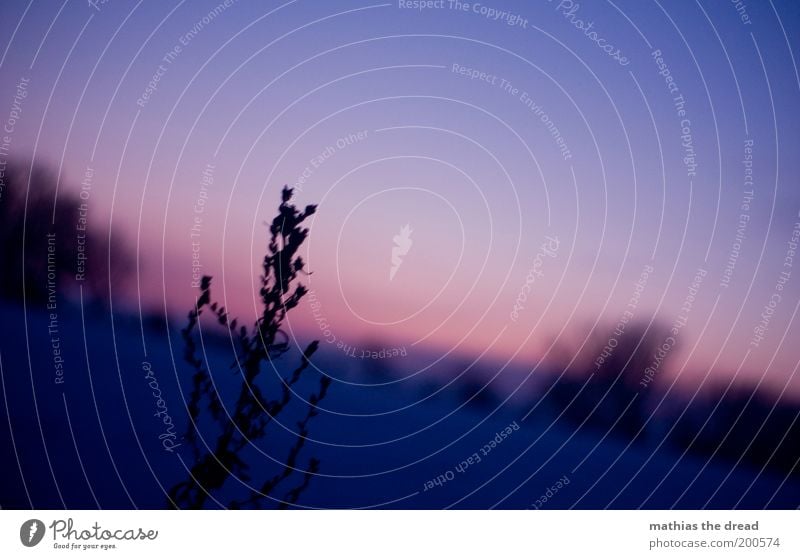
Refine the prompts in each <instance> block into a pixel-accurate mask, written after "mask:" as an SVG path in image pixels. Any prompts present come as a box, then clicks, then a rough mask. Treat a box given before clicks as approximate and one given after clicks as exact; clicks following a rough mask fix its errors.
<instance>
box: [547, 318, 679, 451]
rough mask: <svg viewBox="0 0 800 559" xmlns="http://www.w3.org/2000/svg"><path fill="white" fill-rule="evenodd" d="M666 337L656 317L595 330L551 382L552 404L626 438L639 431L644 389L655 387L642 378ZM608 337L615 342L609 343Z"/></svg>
mask: <svg viewBox="0 0 800 559" xmlns="http://www.w3.org/2000/svg"><path fill="white" fill-rule="evenodd" d="M665 337H666V331H665V329H664V328H663V327H661V326H660V325H658V324H656V323H655V322H653V323H652V324H651V325H650V326H649V327H648V326H647V325H645V324H639V323H630V324H628V326H627V328H626V329H625V331H624V332H623V333H622V334H621V335H615V334H614V332H613V330H611V331H609V332H608V333H605V334H596V335H595V336H593V337H592V338H591V339H590V340H589V341H587V343H586V344H585V345H584V349H583V351H582V352H580V354H579V355H578V356H577V357H576V358H575V359H574V360H573V362H572V364H571V365H568V366H567V367H566V371H565V374H564V375H563V376H562V377H561V378H560V379H558V380H556V381H554V383H553V384H552V386H551V388H550V392H549V394H548V398H549V399H550V400H551V401H550V404H551V407H555V408H556V409H558V410H562V411H563V413H564V416H565V417H566V418H567V419H569V420H571V421H574V422H576V423H578V424H581V425H586V426H588V427H595V428H598V429H602V430H604V431H606V430H608V431H610V432H612V433H615V434H618V435H621V436H623V437H625V438H633V437H638V436H643V435H644V434H645V429H644V427H645V422H646V420H647V417H648V412H647V400H648V397H647V392H646V391H652V390H654V388H653V387H649V388H645V387H644V386H643V384H642V383H643V380H644V379H646V378H647V377H646V374H645V373H646V370H647V369H648V367H652V365H653V362H654V360H655V356H656V352H657V350H658V347H659V346H660V345H661V344H662V342H663V341H664V338H665ZM612 339H613V340H615V342H614V343H613V347H611V348H609V345H610V344H609V340H612ZM601 357H602V359H601ZM661 367H663V363H662V364H661ZM657 375H658V374H657ZM657 375H656V376H655V377H654V380H653V382H654V383H657V382H658V378H659V377H658V376H657ZM647 384H649V382H648V383H647Z"/></svg>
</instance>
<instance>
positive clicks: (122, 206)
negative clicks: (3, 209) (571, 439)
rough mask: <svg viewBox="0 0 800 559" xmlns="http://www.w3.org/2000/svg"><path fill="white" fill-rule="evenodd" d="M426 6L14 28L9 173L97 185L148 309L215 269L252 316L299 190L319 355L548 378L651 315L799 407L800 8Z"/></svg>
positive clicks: (86, 16) (0, 21) (179, 12)
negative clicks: (413, 358)
mask: <svg viewBox="0 0 800 559" xmlns="http://www.w3.org/2000/svg"><path fill="white" fill-rule="evenodd" d="M421 4H422V5H424V6H425V7H424V8H423V9H419V7H418V6H419V5H420V3H419V2H417V3H414V2H398V1H395V2H392V3H369V2H366V1H363V0H361V1H355V0H353V1H351V0H346V1H340V2H321V1H320V2H313V1H291V2H285V3H281V2H248V1H243V0H239V1H228V2H218V1H217V0H211V1H205V2H139V3H136V2H123V1H116V0H111V1H108V2H106V3H101V2H99V1H98V2H97V3H95V4H92V3H89V4H87V3H86V2H83V1H77V2H69V3H64V4H63V6H60V7H59V8H54V4H52V3H49V2H31V3H27V2H14V3H11V2H5V3H3V4H2V7H0V36H2V37H3V41H2V44H0V49H2V59H0V74H2V80H0V118H2V121H3V125H4V126H5V127H6V130H5V132H4V135H5V139H4V144H5V145H6V148H7V149H6V150H5V151H7V152H8V156H7V157H6V155H5V151H4V152H0V155H2V156H3V157H4V158H6V159H8V160H12V161H18V162H23V163H25V164H26V165H29V164H30V163H31V161H32V160H33V161H35V162H37V163H40V164H43V165H48V166H50V167H51V168H52V169H54V170H56V171H58V173H59V176H60V178H61V183H62V186H63V188H65V189H68V190H73V191H77V190H78V189H79V187H80V183H81V181H83V180H84V178H85V176H86V174H87V170H91V173H92V177H91V184H92V189H91V196H90V198H89V201H88V203H89V206H90V215H89V222H90V227H91V226H92V224H94V225H95V226H97V227H102V226H107V225H108V224H109V222H111V223H112V224H113V225H114V226H115V227H116V231H117V232H118V233H119V234H121V235H122V236H123V237H125V238H126V239H127V240H128V241H129V243H130V244H131V245H132V246H134V247H136V250H137V252H138V255H139V258H140V269H139V273H140V277H139V284H140V286H141V294H140V295H141V299H142V301H143V303H142V304H143V306H144V307H146V308H158V307H161V306H166V307H167V308H168V309H169V310H170V312H174V313H176V314H177V313H181V314H182V313H183V312H184V311H185V310H186V309H187V308H188V306H189V305H191V301H192V298H193V297H194V296H195V291H194V290H193V289H192V288H191V282H192V265H193V259H194V260H196V262H195V264H199V265H200V266H201V269H202V272H203V273H207V274H210V275H213V276H215V282H216V289H217V293H218V295H220V296H221V297H222V298H224V299H225V301H226V304H227V305H228V306H229V307H230V308H232V309H233V310H234V311H235V312H237V313H238V314H239V315H241V316H242V317H251V316H254V313H255V309H256V301H255V299H254V296H255V294H256V289H255V287H254V286H255V282H256V281H257V278H258V273H259V262H260V257H261V255H262V254H263V249H264V245H265V233H266V230H265V228H264V225H263V222H264V221H265V220H269V219H271V217H272V216H273V213H274V209H275V207H276V206H277V203H278V200H279V198H278V196H279V190H280V187H281V186H282V185H283V184H289V185H290V186H292V185H294V186H296V187H297V201H298V203H299V204H301V205H305V204H310V203H318V204H319V209H318V214H317V215H316V216H315V219H314V221H313V224H312V232H311V237H310V241H309V243H308V246H307V252H306V256H307V259H308V261H309V263H310V265H309V268H310V269H311V270H312V272H313V274H312V275H311V276H310V277H309V279H308V283H309V285H310V287H311V288H312V289H313V292H314V296H313V298H309V299H308V300H307V301H305V302H304V303H303V304H301V308H300V309H298V311H297V312H296V313H295V315H294V316H293V318H292V327H293V329H295V332H296V333H298V335H302V336H303V337H307V336H315V337H319V338H320V339H321V340H324V341H329V342H332V343H333V344H335V341H344V342H345V343H346V344H349V345H360V346H363V344H364V343H367V342H368V341H369V340H380V343H382V344H385V345H387V346H388V347H405V348H408V350H409V351H413V349H414V348H423V347H424V348H428V349H430V348H433V349H434V350H435V352H438V354H443V353H445V352H449V351H453V352H456V353H467V354H480V353H483V352H484V351H486V352H488V353H489V354H491V355H493V356H495V357H497V358H500V359H502V360H504V359H509V358H513V359H515V360H517V361H518V362H523V363H530V364H531V366H533V365H535V364H536V363H537V362H538V361H539V360H542V359H544V361H545V362H546V361H548V360H551V359H554V351H553V349H554V344H555V346H562V345H567V346H570V347H574V346H580V344H581V343H583V342H584V341H585V340H587V339H595V338H596V337H599V338H605V337H607V336H608V334H607V332H608V331H609V329H610V328H613V327H614V325H615V324H617V323H618V322H619V321H620V320H621V318H622V317H626V318H628V319H630V320H631V321H637V322H642V321H643V322H644V323H645V324H647V323H649V322H650V321H651V319H653V318H654V317H655V318H656V320H657V322H658V323H659V324H663V325H665V326H667V327H670V326H671V325H673V323H674V322H675V321H676V320H678V321H679V322H680V324H681V325H680V327H678V328H677V329H676V330H677V334H676V335H675V336H674V337H675V344H674V348H671V349H670V353H671V355H670V358H669V371H670V374H673V375H679V376H680V377H681V378H683V379H684V380H688V381H689V382H690V383H691V384H692V385H696V384H698V383H699V382H700V380H701V379H703V378H704V376H705V375H706V372H707V371H709V370H711V371H713V373H712V374H711V377H710V380H709V381H707V382H711V381H714V382H727V381H728V379H729V378H730V377H731V376H733V375H737V378H739V379H747V380H750V381H752V382H759V381H760V380H761V379H762V378H763V379H764V380H763V382H764V383H765V384H768V385H769V386H771V387H772V388H773V389H777V390H782V389H783V388H784V387H785V386H788V387H789V389H790V390H792V391H793V392H795V393H796V394H798V393H800V378H798V375H796V374H795V369H796V367H797V365H798V362H800V346H798V344H796V343H793V342H795V340H797V339H798V334H800V328H798V319H797V316H796V312H797V310H798V304H800V270H797V269H796V268H797V267H798V266H800V260H798V258H797V257H795V256H794V254H793V247H794V246H795V245H794V244H793V240H794V241H797V240H798V236H800V214H799V212H800V190H798V187H797V185H798V178H800V167H799V166H798V165H799V164H800V162H798V157H797V154H798V153H800V132H798V130H800V122H798V121H799V120H800V114H798V111H797V110H796V107H797V106H798V102H800V79H798V73H797V67H796V58H797V42H798V41H797V37H796V36H792V34H791V30H793V29H796V28H797V24H798V18H800V5H798V4H796V3H794V2H790V1H780V2H759V3H752V5H750V4H748V5H747V6H746V7H745V8H741V9H737V4H736V3H735V2H727V1H718V2H711V1H708V0H702V1H694V2H690V1H688V0H687V1H679V2H669V3H667V2H658V1H655V0H653V1H651V0H647V1H633V0H627V1H619V2H613V3H612V2H600V1H598V2H583V3H580V4H578V3H573V2H570V1H563V2H559V1H552V2H550V1H546V0H538V1H533V2H525V3H521V2H500V1H494V2H491V3H462V2H450V1H447V0H445V1H441V0H440V1H437V2H432V3H425V2H422V3H421ZM26 80H29V81H26ZM21 82H22V83H23V84H27V85H26V86H24V87H23V88H20V87H19V84H20V83H21ZM21 89H24V91H25V96H24V98H22V96H21V95H19V94H18V92H19V91H20V90H21ZM15 95H16V97H17V100H16V104H15ZM12 112H13V113H14V114H16V115H17V116H18V118H12ZM406 225H408V226H409V227H408V229H409V230H410V232H408V233H402V232H401V230H402V229H403V227H404V226H406ZM193 231H194V236H192V232H193ZM393 247H397V248H398V250H395V252H394V254H393ZM393 256H394V258H395V261H394V263H395V265H396V270H395V271H394V275H393V276H391V270H392V266H393ZM397 262H399V264H397ZM650 267H652V272H649V270H650V269H651V268H650ZM643 272H646V273H645V274H643ZM698 277H699V281H698V279H697V278H698ZM636 282H639V283H640V286H639V287H638V288H637V286H636V285H635V284H636ZM134 288H135V285H134ZM637 289H638V291H637ZM221 290H224V291H221ZM521 294H523V295H521ZM136 296H137V295H136V293H135V292H134V293H133V295H132V299H131V298H129V300H130V301H132V303H131V304H130V307H131V308H135V307H136V299H135V298H136ZM633 297H636V299H635V301H636V302H635V303H634V304H629V303H630V301H631V299H632V298H633ZM523 299H524V300H523ZM687 299H688V303H690V304H688V305H687ZM312 301H314V302H316V303H315V304H314V308H313V309H312V307H311V304H312ZM515 304H516V307H515ZM626 311H628V312H629V315H625V314H624V313H625V312H626ZM334 340H335V341H334Z"/></svg>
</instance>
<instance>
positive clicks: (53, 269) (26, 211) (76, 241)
mask: <svg viewBox="0 0 800 559" xmlns="http://www.w3.org/2000/svg"><path fill="white" fill-rule="evenodd" d="M0 180H2V181H3V189H2V193H3V195H2V198H0V246H2V247H3V248H2V250H3V255H2V259H3V273H2V274H0V297H2V298H4V299H11V300H18V301H21V300H22V299H23V297H24V298H25V300H26V302H27V303H28V304H34V305H37V304H39V305H41V304H44V303H46V302H47V299H48V295H54V294H53V293H51V292H49V290H48V288H49V287H53V286H55V288H56V292H57V295H58V296H59V297H60V296H62V295H65V294H66V295H75V294H77V291H78V285H82V286H83V292H84V296H85V297H87V298H89V299H97V300H107V299H108V298H109V296H110V293H109V285H111V286H113V287H114V289H115V290H120V289H122V288H123V287H124V285H125V283H126V279H127V278H128V277H129V275H130V274H129V273H130V269H131V267H132V262H133V259H132V258H131V256H130V253H129V251H128V250H127V248H126V247H125V246H124V245H123V243H122V242H121V240H120V239H115V240H114V244H113V247H112V246H111V244H110V243H111V237H112V236H111V235H110V234H109V232H108V231H104V230H102V229H101V228H98V227H96V226H95V225H94V222H95V221H97V219H93V218H94V216H91V212H90V211H89V202H86V201H82V200H81V199H80V198H79V197H78V196H77V195H76V194H75V193H74V189H71V188H67V187H65V186H64V185H61V187H60V188H58V187H57V185H58V180H57V178H56V177H55V176H54V175H53V174H52V173H50V172H49V171H47V170H46V169H44V168H42V167H38V166H34V167H33V168H32V170H31V171H30V172H28V170H27V169H23V167H22V166H20V165H15V164H10V165H9V166H8V168H7V170H6V172H5V175H4V177H3V178H2V179H0ZM57 189H58V195H57V196H56V191H57ZM82 204H84V206H82ZM82 212H83V214H84V216H88V217H87V218H86V219H85V221H88V222H90V223H91V224H92V225H91V226H90V227H88V228H87V229H86V230H85V231H84V230H79V229H78V225H79V223H81V213H82ZM98 217H99V216H98ZM81 225H82V224H81ZM112 248H113V250H112ZM79 252H82V255H81V256H79ZM84 257H85V258H84ZM81 265H83V267H84V269H81V268H80V266H81ZM109 266H110V267H109ZM49 274H51V275H50V279H52V280H54V283H53V282H48V275H49Z"/></svg>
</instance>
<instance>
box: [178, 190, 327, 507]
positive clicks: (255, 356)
mask: <svg viewBox="0 0 800 559" xmlns="http://www.w3.org/2000/svg"><path fill="white" fill-rule="evenodd" d="M291 198H292V189H291V188H288V187H284V188H283V192H282V198H281V204H280V207H279V209H278V215H277V216H276V217H275V219H273V221H272V223H271V225H270V228H269V234H270V237H269V244H268V246H267V254H266V256H265V257H264V262H263V275H262V276H261V288H260V290H259V295H260V298H261V303H262V307H263V309H262V312H261V316H260V317H259V319H258V320H257V321H256V323H255V324H254V326H253V328H252V331H248V329H247V328H246V327H244V326H241V327H239V328H238V329H237V323H236V319H230V317H229V315H228V313H227V312H226V310H225V307H222V306H219V305H218V304H217V303H215V302H212V301H211V292H210V289H211V278H210V277H208V276H205V277H204V278H203V279H202V282H201V286H200V297H199V298H198V299H197V303H196V305H195V308H194V309H192V310H191V311H190V312H189V323H188V325H187V326H186V328H184V329H183V331H182V335H183V340H184V347H185V352H184V358H185V360H186V361H187V362H188V363H189V364H191V365H192V368H193V369H194V375H193V378H192V383H193V390H192V393H191V396H190V400H189V404H188V409H189V415H190V424H189V427H188V430H187V433H186V439H187V441H188V442H189V443H190V444H191V446H192V449H193V452H194V465H193V467H192V468H191V472H190V475H189V477H188V479H186V480H184V481H182V482H180V483H178V484H177V485H175V486H174V487H173V488H172V489H171V490H170V493H169V496H170V500H171V503H170V504H171V505H172V506H175V507H180V508H202V507H203V505H204V503H205V501H206V499H207V498H208V497H209V495H210V494H211V493H213V492H215V491H217V490H219V489H220V488H222V486H223V485H224V484H225V482H226V481H227V480H228V479H229V478H230V477H231V476H236V477H237V478H240V479H249V477H248V476H249V469H250V468H249V465H248V464H247V463H246V462H245V461H244V460H242V458H241V455H242V452H243V451H244V450H245V448H246V447H247V446H248V445H250V444H251V443H252V442H255V441H258V440H260V439H262V438H263V437H264V436H265V432H266V428H267V427H268V425H269V424H270V422H271V421H272V419H273V418H275V417H276V416H277V415H278V414H280V413H281V412H282V411H283V410H284V409H285V408H286V406H287V405H288V404H289V401H290V399H291V392H292V390H291V387H292V386H293V385H294V384H295V383H297V381H298V380H300V377H301V375H302V373H303V372H304V371H305V369H306V368H307V367H308V365H309V359H310V358H311V356H312V355H313V354H314V352H315V351H316V350H317V347H318V342H317V341H314V342H312V343H311V344H309V346H308V347H307V348H306V349H305V351H304V353H303V356H302V358H301V361H300V365H299V366H298V367H297V368H296V369H295V370H294V372H293V373H292V374H291V375H290V376H289V377H288V378H285V379H282V389H281V393H280V395H279V396H278V397H277V398H275V399H270V398H268V397H267V396H266V395H264V394H263V393H262V391H261V389H260V388H259V386H258V385H257V384H256V383H255V381H256V377H258V375H259V373H260V372H261V366H262V363H269V362H271V361H272V360H273V359H275V358H276V357H278V356H280V355H282V354H283V353H284V352H286V351H287V350H288V343H287V341H286V340H287V339H288V338H287V336H286V335H285V333H284V332H283V330H282V329H281V326H282V324H283V321H284V319H285V318H286V315H287V313H288V312H289V311H290V310H292V309H293V308H294V307H296V306H297V304H298V303H299V302H300V300H301V299H302V298H303V296H304V295H305V294H306V293H307V290H306V288H305V286H303V285H302V284H300V283H296V280H297V278H298V275H299V274H302V273H305V263H304V262H303V259H302V258H301V257H300V256H298V255H297V251H298V249H299V248H300V246H301V245H302V244H303V242H304V241H305V240H306V237H307V236H308V229H306V228H303V227H301V224H302V223H303V222H304V221H305V220H306V218H308V217H309V216H311V215H312V214H313V213H314V212H315V211H316V206H306V208H305V210H303V211H299V210H297V208H295V206H293V205H291V204H290V203H289V201H290V200H291ZM206 310H209V311H210V312H211V313H212V314H213V316H214V318H215V319H216V321H217V322H219V324H221V325H222V326H223V327H225V328H227V329H228V332H229V334H230V336H231V338H232V339H235V340H236V341H237V342H238V345H239V351H240V355H239V356H238V357H237V363H238V365H239V367H240V370H241V374H242V376H243V380H242V384H241V387H240V390H239V396H238V399H237V400H236V403H235V404H234V405H233V406H232V409H226V408H225V406H224V405H223V402H222V400H221V398H220V395H219V393H218V392H217V389H216V387H215V386H214V383H213V381H212V379H211V376H210V374H209V371H208V370H207V368H206V367H205V366H204V364H203V361H202V360H201V359H200V357H198V355H197V347H196V344H195V341H194V331H195V330H196V329H197V328H198V327H199V319H200V315H201V314H203V312H205V311H206ZM330 382H331V379H330V377H328V376H322V377H321V378H320V381H319V391H318V392H317V393H315V394H312V395H311V396H310V397H309V398H308V408H307V410H306V412H305V414H304V416H303V417H302V419H301V420H300V421H298V422H297V425H296V427H297V431H296V436H297V438H296V440H295V442H294V443H293V444H292V446H291V448H290V449H289V452H288V456H287V457H286V459H285V462H284V465H283V469H282V470H281V471H280V472H279V473H278V474H276V475H275V476H273V477H271V478H269V479H267V480H266V481H264V482H263V483H262V485H261V487H260V489H259V490H257V491H252V492H251V493H250V494H249V495H248V496H247V497H246V498H244V499H243V500H240V501H232V502H230V503H228V506H229V507H231V508H241V507H245V506H253V507H260V506H261V505H262V504H263V502H264V501H265V500H266V499H267V498H270V497H271V495H272V494H273V493H274V492H275V491H276V490H277V489H278V487H279V486H280V485H281V483H282V482H284V481H285V480H286V479H287V478H289V477H290V476H291V475H292V473H293V472H295V471H296V470H301V471H302V472H303V475H302V479H301V480H300V481H299V482H298V483H297V484H296V485H295V486H294V487H292V488H289V489H285V490H284V493H283V496H282V498H280V499H278V498H274V499H273V500H274V501H276V502H277V503H278V506H279V507H280V508H285V507H287V506H288V505H290V504H293V503H295V502H296V501H297V499H298V498H299V497H300V495H301V493H302V492H303V491H304V490H305V489H306V488H307V487H308V484H309V482H310V480H311V477H312V476H313V475H314V474H315V473H316V472H317V471H318V469H319V461H318V460H317V459H316V458H311V459H310V460H309V462H308V465H307V466H306V467H305V468H303V469H301V468H298V465H297V464H298V459H299V455H300V451H301V450H302V449H303V446H304V444H305V441H306V437H307V436H308V424H309V422H310V421H311V419H312V418H313V417H314V416H316V415H317V409H316V406H317V404H318V403H319V402H320V400H322V399H323V398H324V397H325V394H326V393H327V390H328V387H329V385H330ZM204 403H205V405H206V406H207V408H206V409H205V410H203V409H201V406H202V405H203V404H204ZM204 411H207V413H203V412H204ZM201 415H206V416H210V419H211V421H212V423H214V424H216V426H217V428H218V431H219V433H218V436H217V439H216V443H215V445H214V448H213V449H208V447H206V449H205V450H204V449H203V448H201V446H200V444H199V441H198V421H199V420H200V419H201Z"/></svg>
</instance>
